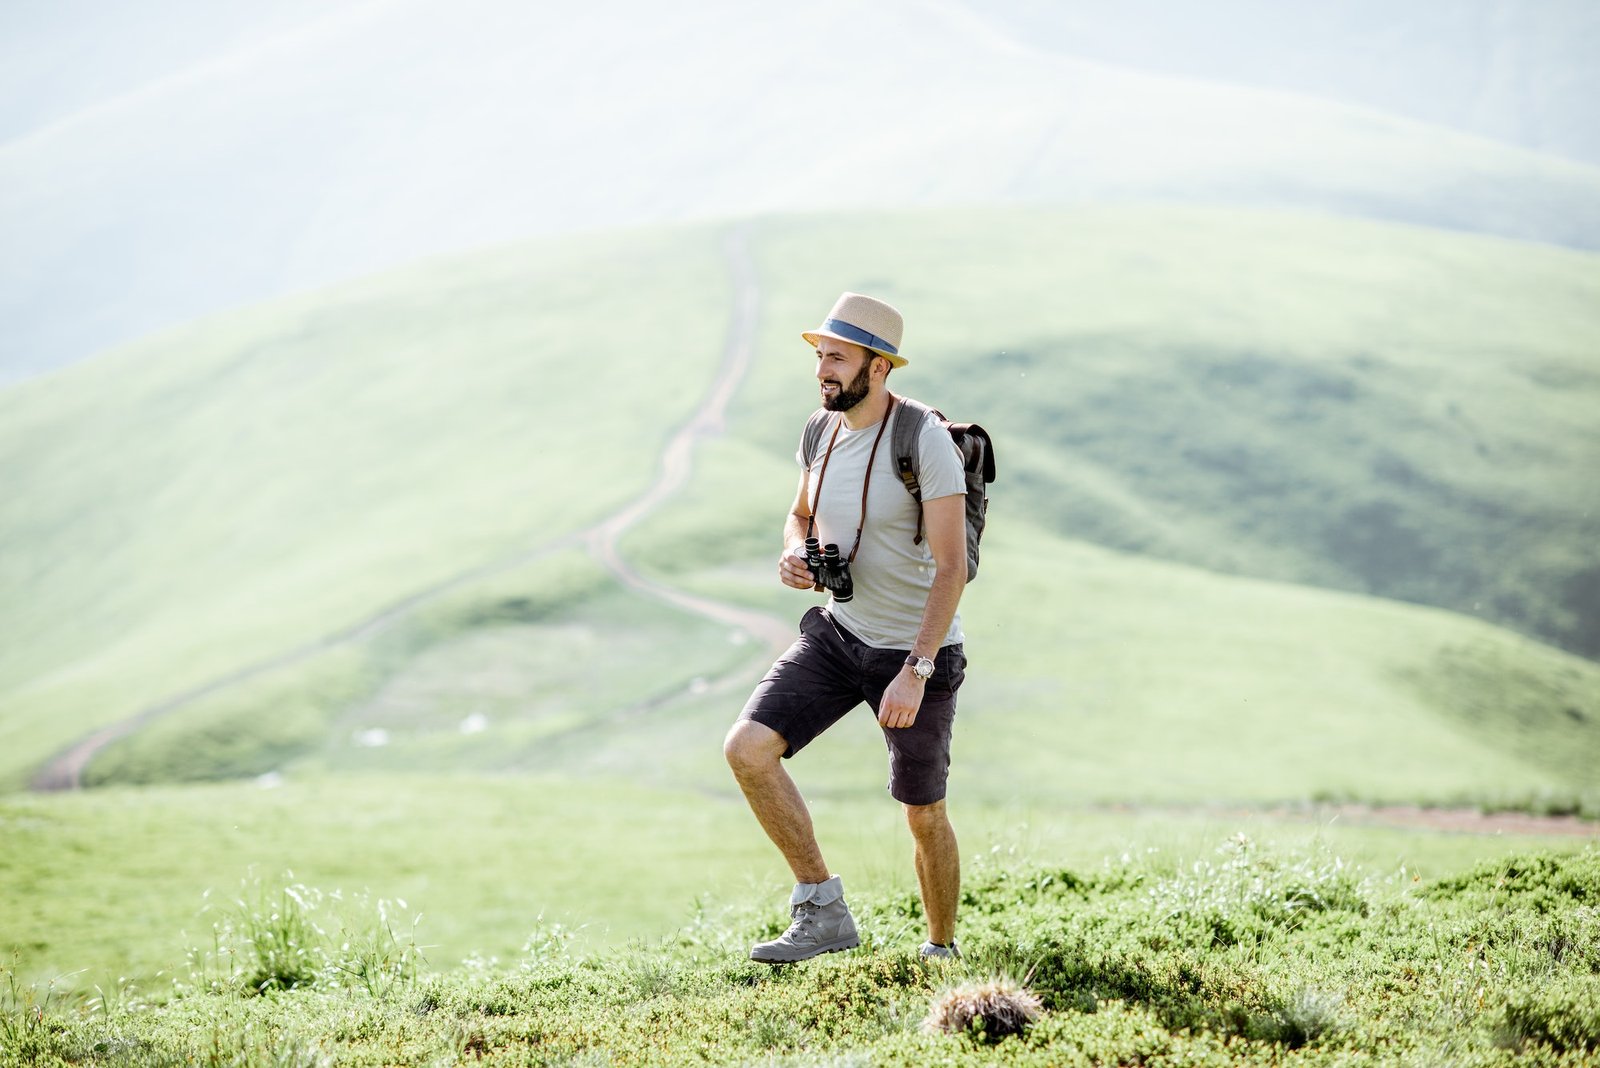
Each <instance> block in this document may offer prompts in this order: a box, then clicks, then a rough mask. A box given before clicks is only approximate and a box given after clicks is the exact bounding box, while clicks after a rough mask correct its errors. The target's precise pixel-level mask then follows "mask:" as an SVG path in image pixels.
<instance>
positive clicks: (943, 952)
mask: <svg viewBox="0 0 1600 1068" xmlns="http://www.w3.org/2000/svg"><path fill="white" fill-rule="evenodd" d="M917 952H918V953H920V954H921V955H922V958H923V959H924V960H959V959H960V958H961V950H960V949H959V948H958V947H957V946H956V944H955V941H954V940H953V939H952V940H951V942H950V944H949V945H948V946H941V945H939V944H938V943H937V942H924V943H922V948H921V949H919V950H917Z"/></svg>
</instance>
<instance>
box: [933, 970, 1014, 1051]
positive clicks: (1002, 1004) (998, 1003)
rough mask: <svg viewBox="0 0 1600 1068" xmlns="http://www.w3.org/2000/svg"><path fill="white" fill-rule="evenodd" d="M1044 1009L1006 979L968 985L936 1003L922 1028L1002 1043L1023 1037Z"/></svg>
mask: <svg viewBox="0 0 1600 1068" xmlns="http://www.w3.org/2000/svg"><path fill="white" fill-rule="evenodd" d="M1041 1011H1043V1005H1042V1003H1041V1002H1040V1001H1039V998H1038V997H1037V996H1035V995H1034V994H1033V992H1032V991H1030V990H1028V989H1027V988H1026V987H1025V986H1023V985H1022V984H1021V983H1018V982H1016V981H1015V980H1012V979H1007V978H1004V977H995V978H992V979H985V980H981V981H979V982H967V983H962V984H961V985H959V986H957V987H954V988H952V989H950V990H946V991H944V992H943V993H941V994H940V995H939V996H938V997H936V998H934V1000H933V1007H932V1008H930V1009H929V1010H928V1016H927V1019H926V1020H924V1021H923V1027H924V1028H925V1029H927V1030H928V1031H939V1032H943V1033H945V1034H949V1035H962V1034H964V1035H970V1036H971V1037H972V1038H973V1039H975V1040H976V1041H979V1042H999V1041H1000V1040H1001V1039H1003V1038H1008V1037H1010V1036H1011V1035H1020V1034H1022V1033H1023V1032H1024V1031H1026V1030H1027V1029H1028V1027H1029V1026H1030V1025H1031V1024H1032V1023H1033V1022H1034V1021H1035V1020H1037V1019H1038V1018H1039V1013H1040V1012H1041Z"/></svg>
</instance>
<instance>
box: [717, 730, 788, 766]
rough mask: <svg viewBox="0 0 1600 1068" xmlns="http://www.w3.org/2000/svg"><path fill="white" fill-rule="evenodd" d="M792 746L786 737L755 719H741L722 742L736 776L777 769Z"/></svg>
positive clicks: (729, 764)
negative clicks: (772, 768)
mask: <svg viewBox="0 0 1600 1068" xmlns="http://www.w3.org/2000/svg"><path fill="white" fill-rule="evenodd" d="M788 748H789V743H787V742H785V741H784V740H783V735H781V734H779V733H778V732H777V731H775V730H773V729H772V728H771V727H768V726H767V725H766V724H764V723H757V722H755V720H750V719H741V720H739V721H738V722H737V723H735V724H734V725H733V726H732V727H731V728H729V730H728V736H727V737H726V738H724V739H723V741H722V755H723V757H724V758H726V759H727V761H728V766H729V767H730V768H732V769H733V770H734V773H735V774H747V773H750V772H758V771H762V770H765V769H767V768H770V767H774V766H776V764H777V763H778V761H779V760H780V759H782V757H783V753H784V750H786V749H788Z"/></svg>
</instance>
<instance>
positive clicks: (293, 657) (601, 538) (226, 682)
mask: <svg viewBox="0 0 1600 1068" xmlns="http://www.w3.org/2000/svg"><path fill="white" fill-rule="evenodd" d="M723 255H724V257H725V258H726V260H727V264H728V270H729V273H730V275H731V276H732V280H733V286H734V301H733V315H732V320H731V323H730V326H729V331H728V338H727V342H726V345H725V347H724V349H723V356H722V363H721V366H720V367H719V368H718V371H717V376H716V379H715V380H714V381H713V383H712V387H711V392H710V394H709V395H708V396H707V397H706V399H705V400H704V401H703V402H702V403H701V404H700V406H699V408H698V410H697V411H696V414H695V415H694V417H693V418H692V419H691V420H690V421H689V423H688V424H687V425H685V426H684V427H683V428H682V429H681V430H679V431H678V432H677V434H675V435H674V436H673V437H672V440H671V441H670V442H669V443H668V445H667V448H666V451H665V453H664V454H663V457H662V463H661V471H660V474H659V475H658V476H657V477H656V480H655V482H653V483H652V484H651V485H650V486H649V487H648V488H647V489H646V490H645V491H644V493H643V494H641V495H640V496H639V497H637V498H635V499H634V500H633V501H631V502H630V503H628V504H626V505H624V506H623V507H622V508H621V509H619V510H618V511H617V512H616V513H614V514H613V515H611V516H609V517H607V518H606V519H603V520H601V521H600V522H598V523H596V524H594V525H593V526H592V527H590V528H588V529H587V530H582V531H578V532H576V533H574V534H568V535H565V536H563V537H560V538H556V539H553V540H551V541H548V542H545V543H543V544H540V545H537V546H535V547H533V548H531V549H526V550H522V551H519V552H516V553H513V554H511V555H509V556H506V557H503V558H501V559H498V560H492V561H489V562H488V563H485V564H482V565H480V566H478V567H474V568H470V569H468V570H466V571H462V572H460V573H459V574H456V575H452V576H451V577H450V578H448V579H445V580H444V581H442V582H438V583H435V584H434V585H432V586H429V587H427V588H425V589H422V590H419V591H417V592H415V593H413V594H411V595H409V596H407V597H405V598H403V599H401V600H399V601H396V602H394V603H393V604H390V605H388V606H386V607H384V608H383V609H381V610H379V611H377V612H375V613H373V614H372V615H370V616H368V617H367V618H365V619H362V620H359V621H357V622H356V623H354V624H352V625H350V626H348V627H345V628H343V629H341V630H338V631H335V632H333V633H331V634H328V635H325V636H323V637H321V638H318V639H316V640H314V641H310V642H307V643H305V644H304V645H300V646H296V647H295V648H293V649H289V650H287V651H285V652H282V653H278V654H275V655H273V656H270V657H267V658H265V659H262V660H258V661H255V662H254V663H250V664H246V665H244V666H243V667H240V668H237V669H235V670H233V671H230V672H228V673H226V674H224V675H220V676H218V677H217V678H215V679H212V680H210V681H209V682H205V683H203V684H201V685H199V686H195V687H192V688H190V689H187V690H183V691H181V692H179V693H176V694H173V695H171V696H169V697H165V698H163V699H161V700H159V701H156V702H154V703H152V704H149V705H146V706H145V707H144V708H141V709H139V710H138V711H137V712H135V713H133V714H132V715H131V716H128V717H127V718H125V719H122V720H119V721H118V722H116V723H113V724H111V725H109V726H106V727H102V728H101V729H99V730H97V731H95V732H94V733H92V734H90V735H88V736H86V737H84V738H82V739H80V740H79V741H77V742H75V743H73V744H72V745H71V746H69V747H68V748H67V749H65V750H63V751H62V752H60V753H58V754H56V755H55V756H54V757H52V758H51V759H50V760H49V761H48V762H47V763H46V764H45V765H44V766H43V767H42V768H40V769H39V771H37V772H36V773H35V774H34V776H33V778H32V780H31V782H30V784H29V785H30V787H31V788H32V789H34V790H39V791H54V790H79V789H82V788H83V785H84V783H83V775H84V771H85V770H86V769H87V768H88V766H89V763H90V762H91V761H92V760H94V758H95V757H96V756H97V755H99V754H100V753H101V752H102V751H103V750H104V749H105V748H106V747H107V746H109V745H111V744H112V743H114V742H116V741H119V740H120V739H122V738H126V737H127V736H128V735H130V734H132V733H133V732H135V731H137V730H139V729H141V728H142V727H145V726H147V725H148V724H150V723H151V722H153V721H155V720H157V719H160V718H161V717H163V716H166V715H168V714H169V713H171V712H174V711H176V710H178V709H180V708H182V707H184V706H185V705H188V704H191V703H192V702H194V701H198V700H200V699H201V698H204V697H209V696H211V695H213V694H216V693H220V692H221V691H223V690H226V689H229V688H230V687H233V686H237V685H239V684H241V683H244V682H248V681H250V680H251V679H254V678H257V677H258V676H261V675H264V674H266V673H268V672H271V671H276V670H278V669H280V668H284V667H289V666H292V665H294V664H296V663H299V662H301V661H304V660H308V659H310V658H311V657H314V656H317V655H318V654H320V653H324V652H327V651H328V650H329V649H332V648H334V647H335V646H339V645H343V644H345V643H347V642H353V641H359V640H361V639H363V638H367V637H370V636H372V635H374V634H377V633H378V632H380V631H382V630H384V629H386V628H387V627H389V626H391V625H392V624H394V623H395V622H397V621H398V620H400V619H402V618H404V617H405V616H407V615H409V614H410V613H412V612H414V611H415V610H416V609H417V608H419V607H421V606H422V605H424V604H426V603H428V602H430V601H433V600H435V599H436V598H438V597H440V596H442V595H444V594H446V593H449V592H451V591H453V590H456V589H459V588H460V587H462V586H465V585H467V584H469V583H472V582H476V581H478V580H480V579H484V578H488V577H490V576H493V575H497V574H500V573H502V572H505V571H510V570H513V569H515V568H519V567H522V566H524V565H526V564H530V563H533V562H534V561H536V560H539V559H541V558H543V557H546V556H549V555H550V554H552V553H555V552H559V551H561V550H563V549H567V548H571V547H573V546H577V545H583V546H586V547H587V548H588V550H589V552H590V553H592V554H593V555H594V557H595V558H596V559H597V560H599V561H600V563H602V564H603V565H604V566H605V567H607V568H608V569H609V570H610V571H611V572H612V573H613V574H615V575H616V576H617V578H618V579H619V580H620V581H621V582H623V583H624V584H626V585H627V586H628V587H629V588H631V589H633V590H636V591H638V592H640V593H643V594H646V595H648V596H651V597H656V598H659V599H660V600H663V601H666V602H667V603H669V604H672V605H675V606H677V607H678V608H680V609H683V610H685V611H688V612H692V613H694V614H697V615H701V616H704V617H706V618H708V619H711V620H713V621H715V622H718V623H722V624H725V625H727V626H730V627H734V628H737V629H738V630H741V631H745V632H748V633H749V634H751V635H753V636H754V637H756V638H757V639H759V640H760V642H761V643H762V645H761V648H762V651H763V653H767V652H770V653H771V655H776V654H777V653H778V652H781V651H782V650H783V649H785V648H787V647H788V645H789V643H790V641H791V640H792V639H793V636H794V629H793V627H792V626H791V625H789V624H787V623H782V622H780V621H778V620H776V619H774V618H772V617H771V616H768V615H764V614H762V613H760V612H755V611H751V610H749V609H745V608H740V607H739V606H737V605H731V604H724V603H722V602H719V601H714V600H710V599H708V598H704V597H697V596H695V595H693V594H689V593H685V592H683V591H681V590H676V589H673V588H672V587H670V586H666V585H663V584H661V583H659V582H654V581H652V580H650V579H647V578H644V577H643V576H641V575H640V574H639V573H638V572H637V571H635V570H634V569H633V568H632V567H631V566H629V564H628V563H627V562H626V561H625V560H623V558H622V556H621V554H620V553H619V552H618V550H617V543H618V541H619V540H620V539H621V538H622V535H623V534H625V533H626V532H627V531H628V530H629V529H630V528H632V527H633V526H635V525H636V524H637V523H638V522H639V521H640V520H642V519H643V518H644V517H645V516H647V515H649V514H650V512H652V511H653V510H655V509H656V508H659V507H660V506H661V505H662V504H663V503H665V502H666V501H667V500H668V499H669V498H671V496H672V495H673V494H674V493H677V492H678V491H679V490H681V489H682V488H683V487H684V485H685V484H687V482H688V480H689V476H690V475H691V473H692V471H693V459H694V447H695V445H696V444H697V443H699V442H700V441H703V440H707V439H710V438H714V437H717V436H719V435H721V434H722V433H723V432H724V431H725V429H726V416H727V409H728V404H729V403H730V401H731V400H732V398H733V395H734V393H735V392H736V391H737V390H738V387H739V384H740V383H741V382H742V380H743V378H744V376H745V374H746V373H747V372H748V370H749V368H750V363H751V360H752V359H753V358H754V352H755V336H756V312H757V308H758V307H759V305H760V289H759V287H758V284H757V281H756V272H755V266H754V263H753V261H752V260H751V258H750V249H749V234H748V231H747V229H746V227H744V226H736V227H734V228H731V229H730V230H729V231H728V232H727V234H726V235H725V237H724V240H723ZM748 670H749V668H748V666H745V667H740V668H739V669H738V670H737V671H735V672H730V673H729V674H728V675H726V676H724V677H723V678H721V679H718V680H715V681H713V682H712V683H710V684H709V685H710V686H712V687H719V686H722V685H725V684H726V683H727V682H728V681H730V680H732V679H734V678H738V677H742V676H743V675H745V674H746V673H747V672H748ZM662 703H664V700H663V699H661V698H657V699H653V700H650V701H647V702H645V703H644V704H642V705H639V706H636V707H635V708H632V709H628V710H625V713H624V714H629V713H634V712H637V711H642V710H646V709H648V708H652V707H656V706H659V705H660V704H662Z"/></svg>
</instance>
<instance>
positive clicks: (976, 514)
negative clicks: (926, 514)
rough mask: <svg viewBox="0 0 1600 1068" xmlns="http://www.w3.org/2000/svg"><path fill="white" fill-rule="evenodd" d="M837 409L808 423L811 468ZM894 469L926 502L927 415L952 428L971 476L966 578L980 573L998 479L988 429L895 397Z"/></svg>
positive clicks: (805, 441)
mask: <svg viewBox="0 0 1600 1068" xmlns="http://www.w3.org/2000/svg"><path fill="white" fill-rule="evenodd" d="M833 414H834V413H833V412H830V411H828V410H827V409H826V408H818V409H817V410H816V411H815V412H813V413H811V418H810V419H808V420H807V421H806V430H805V436H804V437H803V438H802V440H801V453H802V455H803V456H804V457H805V461H806V465H807V466H808V467H809V466H810V465H811V463H812V462H813V461H814V460H816V458H817V450H818V449H819V448H820V447H821V445H822V432H823V430H824V429H825V428H826V427H827V425H828V422H829V419H830V417H831V416H832V415H833ZM892 415H893V418H894V428H893V429H894V433H893V434H891V435H890V436H891V437H892V438H893V441H892V444H891V447H892V448H893V449H894V469H895V472H896V473H897V474H898V475H899V476H900V481H901V482H903V483H904V484H905V487H906V492H908V493H910V494H911V497H912V499H913V500H915V501H916V502H917V504H918V505H921V504H922V484H921V482H920V481H918V475H919V474H920V472H921V470H922V464H921V457H920V456H919V455H918V452H917V441H918V439H919V438H920V437H921V436H922V428H923V426H924V425H925V423H926V421H927V420H928V419H937V420H938V421H939V425H940V426H942V427H944V428H945V429H946V430H948V431H949V432H950V438H951V440H952V441H954V442H955V443H956V451H957V452H959V453H960V454H961V465H962V467H963V468H964V469H965V471H966V475H967V581H968V582H971V581H972V580H973V579H974V578H977V576H978V542H979V540H980V539H982V537H983V525H984V522H985V516H986V513H987V512H988V510H989V491H988V488H987V487H988V484H989V483H991V482H993V481H994V442H993V441H991V440H990V439H989V432H988V431H987V430H985V429H983V427H981V426H979V425H978V424H977V423H952V422H951V421H950V420H948V419H946V418H945V417H944V413H943V412H941V411H939V410H938V409H937V408H930V407H928V406H927V405H926V404H922V403H919V402H918V401H914V400H910V399H909V398H906V397H900V396H896V397H895V399H894V412H893V413H892ZM912 543H913V544H915V545H921V544H922V511H921V509H920V508H918V510H917V535H916V537H915V538H913V539H912Z"/></svg>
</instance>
